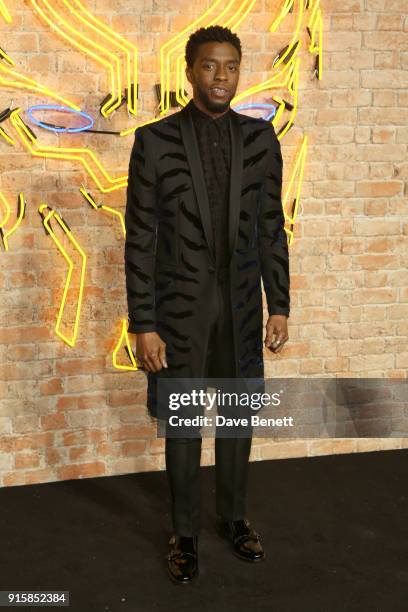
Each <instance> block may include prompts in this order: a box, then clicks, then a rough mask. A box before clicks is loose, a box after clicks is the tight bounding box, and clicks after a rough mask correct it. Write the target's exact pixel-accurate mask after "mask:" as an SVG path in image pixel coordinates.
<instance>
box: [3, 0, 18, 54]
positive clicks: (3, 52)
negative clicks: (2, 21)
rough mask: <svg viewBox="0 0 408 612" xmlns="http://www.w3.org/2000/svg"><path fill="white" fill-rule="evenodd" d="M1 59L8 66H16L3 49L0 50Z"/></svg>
mask: <svg viewBox="0 0 408 612" xmlns="http://www.w3.org/2000/svg"><path fill="white" fill-rule="evenodd" d="M0 2H1V0H0ZM0 57H1V59H4V60H5V61H6V62H7V63H8V64H10V66H15V65H16V62H15V61H14V60H13V59H11V57H10V56H9V55H8V54H7V53H6V52H5V51H4V50H3V49H0Z"/></svg>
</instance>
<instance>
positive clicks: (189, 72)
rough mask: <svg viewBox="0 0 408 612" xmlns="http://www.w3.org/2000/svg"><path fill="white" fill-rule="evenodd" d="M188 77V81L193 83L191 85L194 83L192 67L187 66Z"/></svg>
mask: <svg viewBox="0 0 408 612" xmlns="http://www.w3.org/2000/svg"><path fill="white" fill-rule="evenodd" d="M186 77H187V80H188V82H189V83H191V85H194V77H193V74H192V72H191V68H186Z"/></svg>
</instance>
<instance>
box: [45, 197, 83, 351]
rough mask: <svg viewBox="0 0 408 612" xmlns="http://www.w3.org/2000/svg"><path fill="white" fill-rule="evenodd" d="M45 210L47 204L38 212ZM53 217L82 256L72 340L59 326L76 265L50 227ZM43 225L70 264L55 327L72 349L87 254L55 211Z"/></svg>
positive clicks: (50, 213) (74, 340) (76, 329)
mask: <svg viewBox="0 0 408 612" xmlns="http://www.w3.org/2000/svg"><path fill="white" fill-rule="evenodd" d="M45 208H48V206H47V205H46V204H41V205H40V207H39V209H38V210H39V211H40V213H41V214H42V212H43V210H44V209H45ZM52 217H54V218H55V219H56V221H57V222H58V223H59V224H60V226H61V227H62V229H63V231H64V232H65V234H66V235H67V236H68V238H69V240H70V241H71V242H72V243H73V244H74V246H75V247H76V249H77V250H78V251H79V253H80V255H81V258H82V265H81V279H80V285H79V294H78V301H77V308H76V313H75V324H74V332H73V334H72V337H71V338H68V337H67V336H66V335H65V334H64V333H63V332H61V331H60V329H59V326H60V323H61V319H62V315H63V312H64V308H65V303H66V298H67V293H68V288H69V285H70V282H71V276H72V270H73V269H74V264H73V262H72V260H71V258H70V257H69V255H68V254H67V252H66V251H65V249H64V247H63V245H62V243H61V242H60V240H59V239H58V238H57V236H56V235H55V233H54V231H53V230H52V228H51V225H50V223H49V222H50V220H51V218H52ZM43 225H44V227H46V228H47V230H48V231H49V234H50V236H51V238H52V239H53V241H54V242H55V244H56V245H57V248H58V249H59V250H60V252H61V253H62V255H63V257H64V259H65V260H66V261H67V263H68V274H67V278H66V281H65V287H64V293H63V296H62V300H61V306H60V309H59V312H58V317H57V323H56V326H55V331H56V333H57V335H58V336H59V337H60V338H61V339H62V340H63V341H64V342H65V343H66V344H68V345H69V346H71V347H72V346H74V345H75V342H76V339H77V336H78V324H79V315H80V311H81V305H82V296H83V288H84V279H85V270H86V255H85V252H84V251H83V250H82V248H81V246H80V245H79V243H78V242H77V241H76V240H75V238H74V236H73V235H72V232H71V231H70V230H69V229H68V227H67V226H66V225H65V223H64V221H63V219H62V218H61V217H60V216H59V215H58V213H57V212H55V211H54V210H50V212H49V213H48V214H47V216H46V217H45V218H44V217H43Z"/></svg>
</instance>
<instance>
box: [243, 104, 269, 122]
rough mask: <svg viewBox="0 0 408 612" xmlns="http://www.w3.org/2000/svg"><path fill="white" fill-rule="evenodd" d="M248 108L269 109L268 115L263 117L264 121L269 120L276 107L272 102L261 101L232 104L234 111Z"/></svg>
mask: <svg viewBox="0 0 408 612" xmlns="http://www.w3.org/2000/svg"><path fill="white" fill-rule="evenodd" d="M248 108H267V109H268V110H271V112H270V113H268V115H266V116H265V117H263V119H264V120H265V121H270V120H271V119H272V118H273V117H274V116H275V113H276V107H275V106H274V105H273V104H266V103H261V102H260V103H259V104H258V103H256V102H255V103H254V104H241V105H240V106H234V110H235V111H240V110H246V109H248Z"/></svg>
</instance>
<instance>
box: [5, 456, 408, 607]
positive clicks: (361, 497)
mask: <svg viewBox="0 0 408 612" xmlns="http://www.w3.org/2000/svg"><path fill="white" fill-rule="evenodd" d="M407 458H408V451H407V450H397V451H384V452H374V453H359V454H351V455H335V456H329V457H313V458H308V459H285V460H276V461H264V462H256V463H251V465H250V482H249V507H248V518H249V519H250V520H251V522H252V524H253V526H254V527H255V529H256V530H257V531H259V532H260V533H261V535H262V536H263V541H264V545H265V550H266V552H267V555H268V558H267V560H266V561H265V562H263V563H260V564H254V565H251V564H249V563H245V562H243V561H241V560H240V559H237V558H236V557H234V556H233V555H232V554H231V552H230V551H229V550H228V548H227V544H226V543H225V542H224V541H222V540H219V539H218V536H216V535H215V533H214V529H213V521H214V516H215V515H214V468H202V477H203V480H202V485H203V486H202V492H203V525H204V526H203V532H202V534H201V537H200V576H199V577H198V579H197V580H196V581H194V583H191V584H189V585H177V584H173V583H172V582H170V580H169V579H168V577H167V574H166V571H165V555H166V552H167V540H168V537H169V528H170V522H169V514H168V501H169V500H168V490H167V481H166V476H165V473H161V472H160V473H158V472H154V473H145V474H132V475H125V476H115V477H104V478H89V479H85V480H71V481H66V482H59V483H47V484H40V485H29V486H24V487H22V486H20V487H8V488H3V489H1V490H0V507H1V511H0V517H1V521H0V538H1V539H0V542H1V564H0V590H18V589H19V590H21V589H24V590H28V589H33V590H46V589H54V590H57V589H59V590H69V591H70V596H71V605H70V607H69V608H68V609H69V610H73V611H75V612H93V611H100V612H118V611H126V612H128V611H132V612H138V611H143V612H144V611H146V612H150V611H155V610H160V611H164V610H166V611H169V612H173V611H177V612H179V611H180V612H181V611H184V610H189V611H193V612H195V611H201V610H203V611H204V610H205V611H207V610H208V611H209V612H210V611H211V612H212V611H215V612H217V611H222V612H228V611H230V610H231V611H235V610H239V611H246V610H247V611H248V612H250V611H251V612H252V610H254V611H256V610H262V611H263V610H265V611H266V610H268V611H273V612H286V611H289V612H292V611H293V612H297V611H298V610H299V611H306V612H308V611H309V610H310V611H312V612H320V611H321V612H337V611H342V610H346V611H349V610H358V611H362V612H366V611H367V612H379V611H381V612H383V611H384V612H394V611H400V610H401V611H404V612H405V611H407V610H408V494H407V486H408V461H407ZM8 609H11V608H8ZM13 609H14V608H13ZM29 609H30V610H33V609H35V610H43V609H44V608H39V607H35V608H29ZM53 609H56V608H53ZM65 609H67V608H65Z"/></svg>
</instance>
